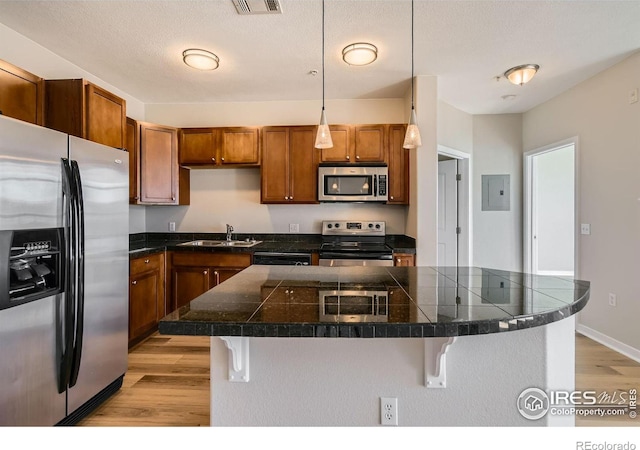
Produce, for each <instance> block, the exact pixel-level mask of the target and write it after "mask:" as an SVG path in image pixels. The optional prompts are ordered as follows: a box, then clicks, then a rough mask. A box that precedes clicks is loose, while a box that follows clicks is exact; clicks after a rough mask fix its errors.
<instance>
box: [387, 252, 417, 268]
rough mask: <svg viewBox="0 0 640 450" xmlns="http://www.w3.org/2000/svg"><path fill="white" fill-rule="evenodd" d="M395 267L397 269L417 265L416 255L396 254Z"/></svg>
mask: <svg viewBox="0 0 640 450" xmlns="http://www.w3.org/2000/svg"><path fill="white" fill-rule="evenodd" d="M393 265H394V266H397V267H412V266H415V265H416V255H414V254H413V253H394V254H393Z"/></svg>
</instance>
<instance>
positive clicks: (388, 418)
mask: <svg viewBox="0 0 640 450" xmlns="http://www.w3.org/2000/svg"><path fill="white" fill-rule="evenodd" d="M380 423H381V424H382V425H398V399H397V398H395V397H380Z"/></svg>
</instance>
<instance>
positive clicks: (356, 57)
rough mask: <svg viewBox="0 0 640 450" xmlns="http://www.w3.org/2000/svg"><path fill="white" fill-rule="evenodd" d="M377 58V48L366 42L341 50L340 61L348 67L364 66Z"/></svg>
mask: <svg viewBox="0 0 640 450" xmlns="http://www.w3.org/2000/svg"><path fill="white" fill-rule="evenodd" d="M377 58H378V47H376V46H375V45H373V44H368V43H366V42H356V43H355V44H350V45H347V46H346V47H345V48H343V49H342V59H343V60H344V62H346V63H347V64H349V65H350V66H366V65H367V64H371V63H372V62H374V61H375V60H376V59H377Z"/></svg>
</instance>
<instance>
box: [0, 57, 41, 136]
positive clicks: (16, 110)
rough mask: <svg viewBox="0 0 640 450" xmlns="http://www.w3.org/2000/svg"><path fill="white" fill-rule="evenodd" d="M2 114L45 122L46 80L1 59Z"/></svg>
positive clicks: (0, 103)
mask: <svg viewBox="0 0 640 450" xmlns="http://www.w3.org/2000/svg"><path fill="white" fill-rule="evenodd" d="M0 114H2V115H5V116H7V117H13V118H14V119H19V120H24V121H25V122H30V123H34V124H36V125H42V124H43V123H44V80H43V79H42V78H40V77H38V76H36V75H34V74H32V73H29V72H27V71H26V70H22V69H21V68H19V67H16V66H14V65H12V64H9V63H8V62H5V61H2V60H0Z"/></svg>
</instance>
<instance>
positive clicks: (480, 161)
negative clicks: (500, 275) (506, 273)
mask: <svg viewBox="0 0 640 450" xmlns="http://www.w3.org/2000/svg"><path fill="white" fill-rule="evenodd" d="M472 171H473V172H472V173H473V175H472V183H473V187H472V192H473V198H472V205H473V265H475V266H480V267H487V268H494V269H503V270H515V271H519V270H522V115H521V114H499V115H476V116H473V164H472ZM503 174H509V175H511V180H510V181H511V185H510V186H511V193H510V194H511V207H510V210H509V211H482V175H503Z"/></svg>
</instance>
